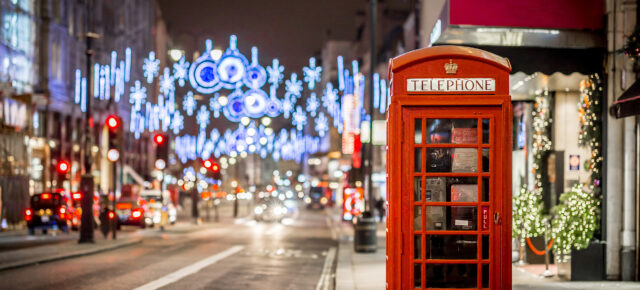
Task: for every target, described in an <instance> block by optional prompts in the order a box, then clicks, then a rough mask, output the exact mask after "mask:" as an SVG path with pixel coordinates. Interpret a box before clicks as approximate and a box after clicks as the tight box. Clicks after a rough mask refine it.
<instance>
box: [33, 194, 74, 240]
mask: <svg viewBox="0 0 640 290" xmlns="http://www.w3.org/2000/svg"><path fill="white" fill-rule="evenodd" d="M68 209H69V203H68V199H67V198H65V195H64V193H63V192H43V193H39V194H34V195H33V196H31V199H30V200H29V208H27V209H26V210H25V213H24V219H25V221H26V222H27V228H28V229H29V234H30V235H34V234H35V231H36V230H42V233H43V234H47V232H48V230H49V229H52V230H57V229H59V230H61V231H63V232H65V233H67V232H69V224H70V219H71V215H69V212H68Z"/></svg>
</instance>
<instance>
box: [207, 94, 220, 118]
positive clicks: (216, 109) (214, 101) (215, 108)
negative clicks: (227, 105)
mask: <svg viewBox="0 0 640 290" xmlns="http://www.w3.org/2000/svg"><path fill="white" fill-rule="evenodd" d="M219 97H220V94H218V93H216V94H215V97H213V98H210V99H209V109H211V111H212V112H213V117H214V118H218V117H220V111H221V110H222V105H220V102H219V101H218V98H219Z"/></svg>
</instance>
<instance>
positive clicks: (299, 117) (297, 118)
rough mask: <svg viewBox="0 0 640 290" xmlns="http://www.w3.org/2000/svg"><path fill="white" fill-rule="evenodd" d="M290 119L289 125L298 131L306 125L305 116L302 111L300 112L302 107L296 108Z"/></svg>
mask: <svg viewBox="0 0 640 290" xmlns="http://www.w3.org/2000/svg"><path fill="white" fill-rule="evenodd" d="M292 118H293V119H292V120H291V123H293V125H295V126H296V129H298V131H300V130H302V129H303V128H304V125H306V124H307V114H305V113H304V110H302V107H300V106H298V107H296V111H295V113H293V116H292Z"/></svg>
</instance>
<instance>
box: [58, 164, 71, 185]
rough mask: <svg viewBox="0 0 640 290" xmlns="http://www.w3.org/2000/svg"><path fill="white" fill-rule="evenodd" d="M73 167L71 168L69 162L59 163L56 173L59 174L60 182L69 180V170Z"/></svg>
mask: <svg viewBox="0 0 640 290" xmlns="http://www.w3.org/2000/svg"><path fill="white" fill-rule="evenodd" d="M70 168H71V167H70V166H69V162H68V161H65V160H60V161H58V164H57V165H56V169H57V170H56V171H57V172H58V180H60V181H61V182H62V181H64V180H67V173H69V169H70Z"/></svg>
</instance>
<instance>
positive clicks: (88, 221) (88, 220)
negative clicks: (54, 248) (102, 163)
mask: <svg viewBox="0 0 640 290" xmlns="http://www.w3.org/2000/svg"><path fill="white" fill-rule="evenodd" d="M91 4H92V0H87V34H86V36H85V38H86V46H87V51H86V55H87V80H91V78H90V75H91V56H92V55H93V50H92V48H91V44H92V41H93V39H94V38H98V37H99V36H98V35H97V34H96V33H93V32H91V29H92V27H91V20H92V15H91V14H92V13H91V12H92V11H91V9H92V5H91ZM94 77H95V76H94ZM87 90H88V92H87V100H86V101H87V110H86V112H85V122H84V134H83V143H84V173H83V174H82V179H81V181H80V191H81V192H82V200H81V203H80V204H81V207H82V216H81V223H80V238H79V240H78V243H93V242H94V240H93V194H94V193H93V189H94V184H93V175H92V174H91V165H92V163H93V160H92V157H91V148H92V144H93V140H92V138H93V134H92V132H91V131H92V130H91V129H92V128H93V117H92V116H91V115H92V113H93V112H92V110H91V99H92V97H93V86H88V88H87Z"/></svg>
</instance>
